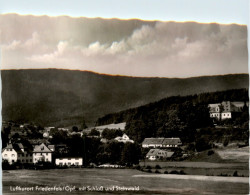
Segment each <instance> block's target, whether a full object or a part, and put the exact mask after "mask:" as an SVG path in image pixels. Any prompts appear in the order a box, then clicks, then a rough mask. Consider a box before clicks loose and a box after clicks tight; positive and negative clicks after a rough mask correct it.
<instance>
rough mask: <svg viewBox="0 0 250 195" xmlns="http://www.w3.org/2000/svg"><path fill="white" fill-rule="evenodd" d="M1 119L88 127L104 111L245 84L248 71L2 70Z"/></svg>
mask: <svg viewBox="0 0 250 195" xmlns="http://www.w3.org/2000/svg"><path fill="white" fill-rule="evenodd" d="M1 77H2V116H3V120H14V121H20V122H21V121H25V122H35V123H40V124H41V125H55V126H59V125H60V126H63V125H72V124H80V123H81V122H82V121H83V118H84V119H85V121H86V123H87V125H88V126H92V125H94V124H95V122H96V120H97V119H98V118H99V117H101V116H104V115H106V114H108V113H114V112H119V111H122V110H126V109H129V108H133V107H138V106H141V105H145V104H148V103H150V102H155V101H158V100H160V99H162V98H166V97H169V96H175V95H190V94H197V93H202V92H212V91H220V90H228V89H239V88H248V81H249V78H248V75H247V74H237V75H224V76H206V77H195V78H186V79H176V78H139V77H123V76H108V75H102V74H95V73H91V72H86V71H73V70H58V69H40V70H39V69H34V70H2V71H1Z"/></svg>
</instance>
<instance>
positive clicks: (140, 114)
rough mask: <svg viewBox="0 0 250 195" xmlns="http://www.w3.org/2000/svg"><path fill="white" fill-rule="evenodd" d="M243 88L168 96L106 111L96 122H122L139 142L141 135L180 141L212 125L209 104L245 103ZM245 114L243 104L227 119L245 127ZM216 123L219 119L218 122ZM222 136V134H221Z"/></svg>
mask: <svg viewBox="0 0 250 195" xmlns="http://www.w3.org/2000/svg"><path fill="white" fill-rule="evenodd" d="M248 99H249V97H248V90H247V89H234V90H227V91H220V92H210V93H202V94H199V95H189V96H172V97H169V98H165V99H162V100H160V101H157V102H154V103H150V104H147V105H144V106H140V107H137V108H133V109H128V110H125V111H122V112H119V113H114V114H108V115H106V116H104V117H102V118H99V119H98V121H97V124H98V125H103V124H108V123H120V122H126V123H127V124H126V129H125V132H126V133H127V134H128V135H129V136H130V137H131V138H132V139H134V140H136V141H138V142H141V141H142V140H143V139H144V138H145V137H166V136H167V137H175V136H177V137H180V138H181V139H182V140H183V141H187V142H190V141H194V137H192V136H194V135H195V132H196V131H195V130H196V129H197V128H208V127H212V126H213V125H212V119H211V118H210V116H209V109H208V104H209V103H219V102H222V101H225V100H226V101H243V102H245V103H246V102H247V101H248ZM248 121H249V114H248V108H247V106H245V107H244V108H243V112H242V113H240V115H238V118H234V119H233V120H229V121H227V123H228V124H231V125H232V124H233V125H235V126H238V127H239V128H242V129H248ZM218 122H220V121H218ZM221 137H223V136H221Z"/></svg>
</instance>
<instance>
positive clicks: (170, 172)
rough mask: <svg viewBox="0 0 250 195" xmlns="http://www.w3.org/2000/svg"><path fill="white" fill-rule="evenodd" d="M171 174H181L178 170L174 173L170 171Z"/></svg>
mask: <svg viewBox="0 0 250 195" xmlns="http://www.w3.org/2000/svg"><path fill="white" fill-rule="evenodd" d="M169 174H179V172H178V171H176V170H173V171H170V172H169Z"/></svg>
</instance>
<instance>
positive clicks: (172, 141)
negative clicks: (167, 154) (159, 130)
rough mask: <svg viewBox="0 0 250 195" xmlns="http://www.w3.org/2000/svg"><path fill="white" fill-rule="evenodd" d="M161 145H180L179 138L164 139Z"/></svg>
mask: <svg viewBox="0 0 250 195" xmlns="http://www.w3.org/2000/svg"><path fill="white" fill-rule="evenodd" d="M162 144H163V145H181V140H180V138H165V139H164V140H163V142H162Z"/></svg>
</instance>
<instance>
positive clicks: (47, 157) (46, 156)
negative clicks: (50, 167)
mask: <svg viewBox="0 0 250 195" xmlns="http://www.w3.org/2000/svg"><path fill="white" fill-rule="evenodd" d="M38 161H44V162H52V153H51V152H42V153H41V152H34V153H33V162H34V163H37V162H38Z"/></svg>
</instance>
